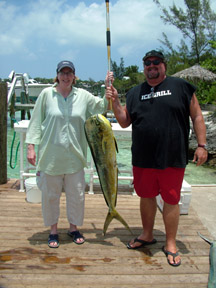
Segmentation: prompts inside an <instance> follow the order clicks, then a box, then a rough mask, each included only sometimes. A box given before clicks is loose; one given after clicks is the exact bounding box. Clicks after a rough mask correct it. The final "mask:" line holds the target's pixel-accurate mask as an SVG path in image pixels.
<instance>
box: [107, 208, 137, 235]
mask: <svg viewBox="0 0 216 288" xmlns="http://www.w3.org/2000/svg"><path fill="white" fill-rule="evenodd" d="M114 218H115V219H117V220H118V221H120V222H121V223H122V224H123V225H124V226H125V227H126V228H127V230H128V231H130V233H131V234H133V233H132V231H131V229H130V227H129V226H128V224H127V223H126V221H125V220H124V219H123V218H122V217H121V215H120V214H119V213H118V212H117V211H116V209H114V210H111V211H109V212H108V214H107V217H106V220H105V222H104V228H103V233H104V235H105V234H106V231H107V228H108V226H109V224H110V223H111V221H112V220H113V219H114Z"/></svg>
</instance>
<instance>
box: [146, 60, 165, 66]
mask: <svg viewBox="0 0 216 288" xmlns="http://www.w3.org/2000/svg"><path fill="white" fill-rule="evenodd" d="M162 62H163V61H161V60H158V59H156V60H152V61H151V60H145V61H144V64H145V66H150V65H151V64H154V65H159V64H160V63H162Z"/></svg>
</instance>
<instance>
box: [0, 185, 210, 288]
mask: <svg viewBox="0 0 216 288" xmlns="http://www.w3.org/2000/svg"><path fill="white" fill-rule="evenodd" d="M18 184H19V183H18V181H15V180H10V181H9V182H8V183H7V184H5V185H0V211H1V212H0V220H1V221H0V231H1V232H0V287H1V288H2V287H4V288H15V287H54V288H55V287H85V288H90V287H91V288H92V287H96V288H99V287H100V288H105V287H106V288H111V287H112V288H115V287H116V288H117V287H118V288H119V287H122V288H130V287H131V288H132V287H135V288H139V287H142V288H143V287H151V288H154V287H157V288H159V287H160V288H163V287H166V288H168V287H171V288H174V287H175V288H179V287H185V288H192V287H193V288H199V287H207V282H208V273H209V248H210V246H209V245H208V244H207V243H206V242H204V241H203V240H202V239H201V238H200V237H199V236H198V235H197V232H198V231H199V232H201V233H202V234H204V235H205V236H209V232H208V230H207V229H206V228H204V226H203V225H202V223H201V222H200V220H199V218H198V216H197V214H196V212H195V211H194V210H193V209H192V207H190V210H189V215H183V216H181V217H180V225H179V230H178V236H177V244H178V247H179V249H180V254H181V257H182V265H181V266H180V267H177V268H176V267H171V266H170V265H168V264H167V260H166V258H165V255H164V254H163V252H162V251H161V247H162V246H163V245H164V241H165V234H164V226H163V221H162V217H161V212H160V211H159V210H158V213H157V217H156V222H155V231H154V233H155V238H156V239H157V240H158V243H157V244H155V245H152V246H149V247H148V248H143V249H142V250H139V251H137V250H136V251H134V250H128V249H127V248H126V247H125V245H126V243H127V242H128V241H129V240H130V239H131V237H133V236H131V235H130V233H129V232H128V231H127V230H126V229H125V228H124V227H123V226H122V224H121V223H119V222H117V221H116V220H113V222H111V224H110V226H109V228H108V232H107V235H106V236H105V237H104V236H103V235H102V229H103V223H104V220H105V217H106V214H107V206H106V204H105V201H104V198H103V195H101V194H100V193H97V194H94V195H89V194H86V210H85V221H84V225H83V227H82V228H81V229H80V230H81V231H82V232H83V233H84V235H85V237H86V243H85V244H84V245H80V246H79V245H76V244H74V243H72V242H71V239H70V238H69V237H68V236H67V235H66V232H67V228H68V224H67V220H66V217H65V195H64V194H63V195H62V198H61V218H60V222H59V236H60V247H59V248H58V249H50V248H49V247H48V246H47V238H48V233H49V230H48V229H47V228H46V227H44V226H43V222H42V217H41V204H32V203H28V202H26V200H25V197H26V195H25V193H20V192H19V191H18V189H19V187H18ZM117 210H118V211H119V212H120V214H121V215H122V216H123V217H124V218H125V220H126V221H127V222H128V224H129V226H130V227H131V229H132V231H133V233H134V235H139V233H140V232H141V220H140V215H139V198H138V197H137V196H132V195H129V194H120V195H118V203H117Z"/></svg>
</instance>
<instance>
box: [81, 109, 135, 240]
mask: <svg viewBox="0 0 216 288" xmlns="http://www.w3.org/2000/svg"><path fill="white" fill-rule="evenodd" d="M84 127H85V133H86V138H87V141H88V144H89V147H90V150H91V154H92V158H93V160H94V163H95V167H96V170H97V173H98V177H99V181H100V186H101V190H102V192H103V195H104V198H105V201H106V204H107V206H108V207H109V211H108V214H107V217H106V220H105V222H104V228H103V233H104V235H105V234H106V231H107V228H108V226H109V224H110V223H111V221H112V220H113V219H114V218H115V219H117V220H119V221H120V222H121V223H122V224H123V225H124V226H125V227H126V228H127V229H128V230H129V231H130V232H131V230H130V228H129V226H128V224H127V223H126V222H125V220H124V219H123V218H122V217H121V215H120V214H119V213H118V212H117V210H116V208H115V207H116V202H117V192H118V167H117V162H116V151H117V143H116V140H115V137H114V135H113V131H112V127H111V124H110V122H109V120H108V119H107V118H106V117H104V116H103V115H102V114H97V115H93V116H91V117H89V118H88V119H87V120H86V122H85V125H84ZM131 233H132V232H131Z"/></svg>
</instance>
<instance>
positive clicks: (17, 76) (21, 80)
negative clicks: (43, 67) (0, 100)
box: [7, 71, 53, 105]
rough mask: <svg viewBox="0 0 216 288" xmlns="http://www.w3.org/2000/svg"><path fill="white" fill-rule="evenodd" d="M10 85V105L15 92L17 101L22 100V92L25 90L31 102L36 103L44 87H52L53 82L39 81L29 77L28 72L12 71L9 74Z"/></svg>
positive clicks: (8, 83)
mask: <svg viewBox="0 0 216 288" xmlns="http://www.w3.org/2000/svg"><path fill="white" fill-rule="evenodd" d="M8 78H9V81H11V82H7V85H8V104H9V105H10V103H11V100H12V96H13V94H14V93H15V96H16V100H15V101H16V102H22V101H21V93H22V92H24V93H26V94H27V95H28V100H29V102H30V103H35V101H36V100H37V97H38V96H39V94H40V93H41V91H42V90H43V89H44V88H47V87H50V86H52V85H53V84H42V83H38V82H37V81H36V80H35V79H32V78H29V76H28V74H27V73H24V74H21V73H15V72H14V71H12V72H11V73H10V75H9V77H8Z"/></svg>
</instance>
